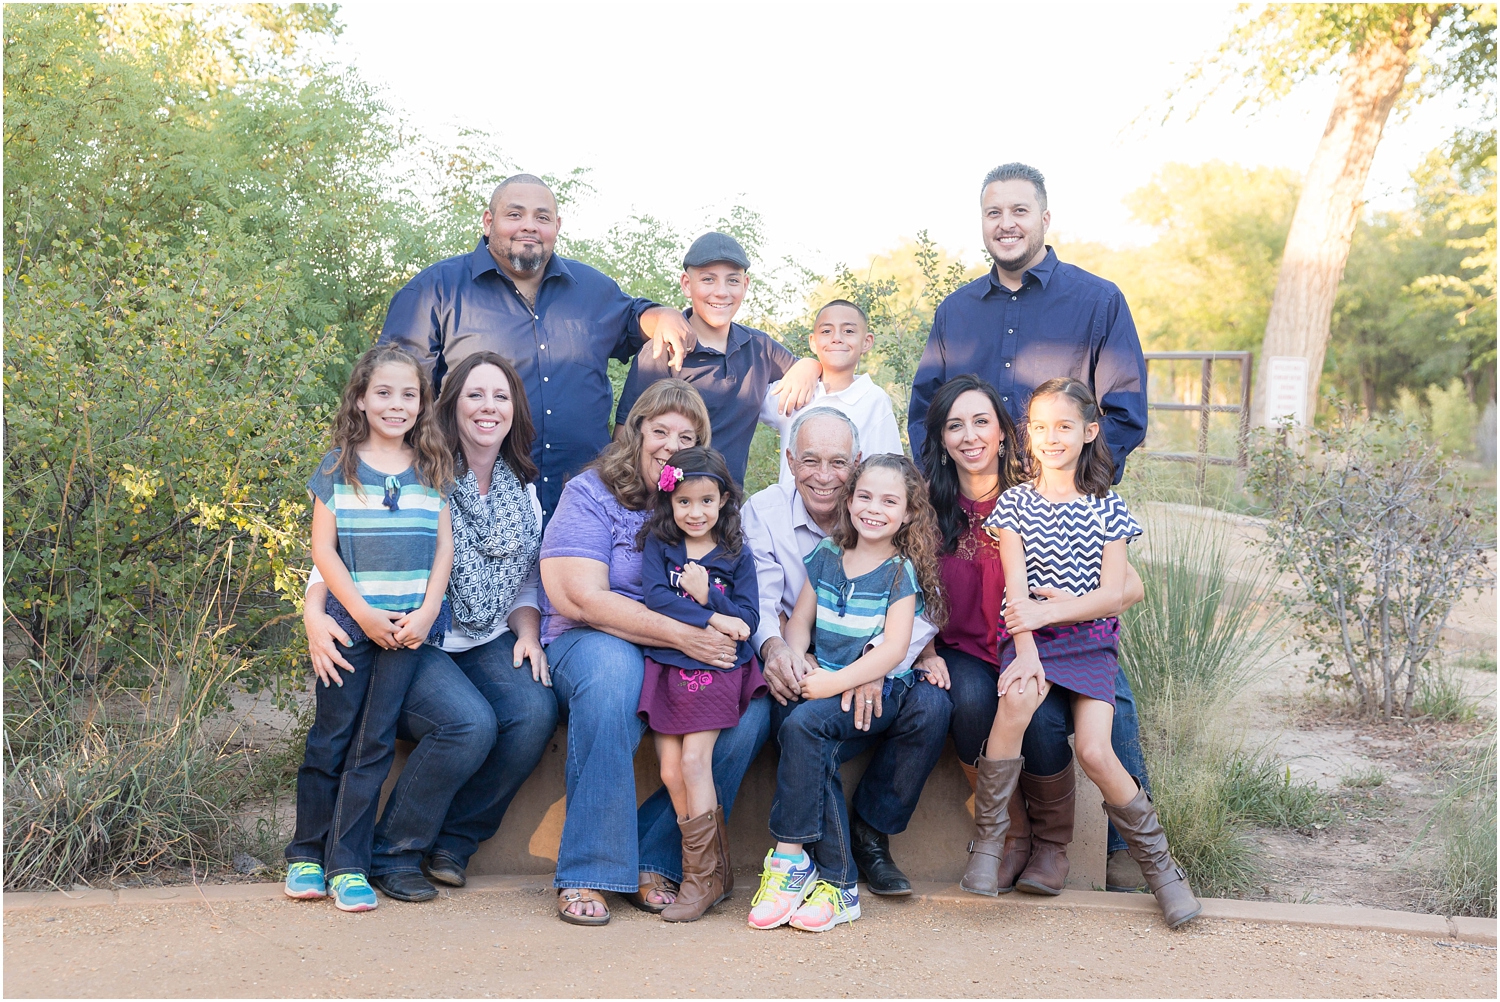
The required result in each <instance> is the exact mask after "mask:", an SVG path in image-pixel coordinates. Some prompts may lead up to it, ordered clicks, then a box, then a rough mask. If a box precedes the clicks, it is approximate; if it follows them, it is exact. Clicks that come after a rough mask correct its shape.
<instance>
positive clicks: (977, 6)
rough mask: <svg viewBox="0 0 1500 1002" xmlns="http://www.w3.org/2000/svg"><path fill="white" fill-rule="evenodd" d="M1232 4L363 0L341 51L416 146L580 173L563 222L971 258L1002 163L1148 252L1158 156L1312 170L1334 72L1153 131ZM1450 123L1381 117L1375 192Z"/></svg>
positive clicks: (1383, 192)
mask: <svg viewBox="0 0 1500 1002" xmlns="http://www.w3.org/2000/svg"><path fill="white" fill-rule="evenodd" d="M1233 7H1234V5H1233V4H1227V3H1204V2H1198V3H1183V4H1166V3H1163V4H1142V3H1129V4H1123V3H1111V4H1102V3H1096V4H1088V3H1070V4H1037V3H996V2H987V3H935V2H931V0H928V2H923V3H920V4H919V3H915V2H910V3H903V4H877V3H870V2H863V3H849V4H843V3H813V2H807V0H803V2H799V3H795V4H780V3H756V2H740V3H708V2H698V3H691V4H685V3H612V4H602V3H600V4H590V3H581V2H573V3H546V2H535V3H526V4H514V3H511V4H504V5H500V4H462V3H435V2H431V0H429V2H427V3H424V4H421V5H416V6H414V5H410V4H399V5H398V4H381V3H351V4H347V5H345V6H344V7H343V8H342V11H341V16H342V18H343V20H344V22H345V24H346V25H347V29H346V31H345V32H344V34H343V36H342V38H341V39H340V40H339V41H338V42H337V44H336V45H335V47H334V53H335V56H336V57H337V58H341V59H344V60H347V61H349V62H351V63H352V64H354V65H355V66H357V67H358V68H359V69H360V71H361V73H362V75H363V76H364V77H365V78H366V79H368V80H372V81H376V82H379V83H380V84H382V85H383V86H384V87H385V88H386V93H387V97H388V99H389V101H390V102H391V104H392V105H393V106H394V107H395V108H396V109H398V110H399V111H401V112H402V113H403V114H404V115H405V116H406V117H407V118H408V119H409V120H410V121H411V122H413V123H414V124H416V125H417V126H418V127H420V128H422V129H423V130H424V131H426V132H428V133H429V134H432V135H434V136H438V137H446V136H452V135H453V134H454V133H455V131H456V130H457V129H458V128H459V127H465V126H467V127H471V128H478V129H483V130H486V131H488V132H490V133H491V134H492V135H494V136H495V137H496V138H497V139H498V140H499V142H500V143H501V146H502V148H503V149H504V150H505V151H506V153H507V154H508V155H509V156H510V157H511V159H513V160H514V161H515V162H516V163H517V164H518V165H519V166H520V167H521V168H522V169H524V170H528V171H531V172H534V173H554V174H564V173H566V172H568V171H569V170H571V169H572V168H574V167H577V166H584V167H590V168H592V175H591V183H592V184H593V185H594V187H595V188H596V189H597V190H598V194H597V195H596V196H594V197H593V198H591V199H590V200H589V201H588V202H587V203H586V204H584V205H581V206H579V207H577V208H575V209H574V210H573V211H572V212H571V213H570V214H569V215H568V217H567V218H565V220H564V224H563V225H564V228H565V229H566V230H568V231H571V232H573V233H575V234H577V235H595V234H598V233H600V232H602V231H603V230H604V229H606V228H607V227H608V226H609V224H610V223H612V222H615V221H617V220H619V219H621V218H623V217H625V216H627V215H629V214H631V213H649V214H653V215H656V216H659V217H662V218H665V219H668V220H670V221H672V222H674V223H676V224H678V225H680V226H683V227H686V228H690V229H696V228H698V227H699V226H700V225H701V224H702V223H703V222H704V221H706V220H710V219H713V218H715V217H716V216H717V214H718V213H720V212H721V211H723V210H725V209H727V208H728V207H730V206H732V205H734V204H735V203H737V202H738V203H741V204H744V205H747V206H749V207H750V208H753V209H756V210H758V211H759V212H761V213H762V214H763V215H764V217H765V219H766V222H767V228H768V236H769V243H770V246H769V247H768V251H769V254H770V256H771V257H772V258H773V259H775V258H779V257H780V256H781V255H784V254H793V255H795V256H796V257H797V259H798V260H799V261H801V262H803V263H805V264H807V265H809V266H811V267H813V268H815V269H818V270H822V271H824V272H826V271H828V270H831V268H832V266H833V264H834V263H836V262H839V261H844V262H848V263H850V264H855V265H857V264H859V263H862V262H863V261H864V260H865V259H867V258H868V257H869V255H870V254H872V253H875V252H878V251H880V250H883V249H886V248H888V247H891V246H893V245H895V244H896V243H898V242H899V241H900V240H901V239H902V238H904V237H910V236H913V235H915V234H916V232H917V231H918V230H920V229H923V228H926V229H927V230H928V231H929V232H930V233H931V234H932V236H933V238H934V239H936V240H937V241H938V243H939V244H941V245H943V246H944V247H946V248H948V249H949V250H952V251H956V252H959V253H961V254H962V255H963V256H964V257H965V259H966V260H970V261H973V260H977V258H978V255H979V251H980V247H981V245H980V242H979V237H978V209H977V202H978V186H979V182H980V179H981V178H982V177H983V176H984V173H985V172H986V171H987V170H988V169H989V168H990V167H993V166H995V165H996V164H999V163H1003V162H1006V161H1010V160H1022V161H1025V162H1027V163H1030V164H1032V165H1034V166H1036V167H1038V168H1040V169H1041V170H1042V172H1043V173H1044V174H1046V176H1047V183H1048V193H1049V195H1050V200H1051V208H1052V215H1053V228H1054V230H1055V231H1058V232H1061V233H1065V234H1067V235H1069V236H1070V237H1073V238H1083V239H1092V240H1102V241H1105V242H1107V243H1111V244H1116V245H1128V244H1134V243H1140V242H1144V241H1146V240H1149V238H1150V234H1149V231H1145V230H1143V229H1142V228H1140V227H1137V226H1134V225H1133V224H1132V223H1131V222H1130V218H1129V210H1128V208H1127V206H1126V205H1125V204H1124V201H1123V200H1124V198H1125V196H1126V195H1127V194H1128V193H1129V192H1130V191H1132V190H1133V189H1135V188H1137V187H1139V186H1140V185H1142V184H1144V183H1145V182H1147V181H1148V180H1149V179H1150V177H1151V175H1152V174H1153V173H1154V172H1155V171H1156V170H1158V169H1159V168H1160V166H1161V165H1162V164H1164V163H1168V162H1172V161H1181V162H1188V163H1198V162H1202V161H1205V160H1211V159H1222V160H1229V161H1237V162H1240V163H1245V164H1271V165H1284V166H1288V167H1292V168H1294V169H1295V170H1297V171H1298V172H1299V173H1300V172H1302V171H1304V170H1305V169H1306V168H1307V165H1308V163H1309V162H1310V160H1311V158H1312V154H1313V151H1314V149H1315V147H1316V145H1317V141H1318V137H1319V135H1320V134H1321V131H1322V128H1323V125H1324V123H1325V122H1326V120H1327V115H1328V110H1329V107H1330V103H1331V100H1332V95H1333V87H1334V84H1333V82H1332V81H1331V80H1330V81H1322V80H1320V81H1315V82H1312V83H1310V84H1307V85H1305V86H1304V87H1303V88H1302V89H1301V90H1299V91H1298V92H1296V93H1295V94H1294V96H1293V97H1292V98H1290V99H1289V100H1287V101H1285V102H1283V103H1282V104H1281V105H1279V106H1276V107H1275V108H1273V109H1272V110H1271V111H1269V112H1263V113H1261V114H1260V115H1258V116H1250V115H1248V114H1245V113H1241V114H1237V115H1231V114H1230V113H1229V108H1230V105H1229V103H1228V102H1217V103H1216V104H1215V105H1213V106H1211V107H1210V108H1209V109H1207V110H1206V111H1205V112H1204V113H1203V114H1201V115H1200V116H1199V117H1198V118H1197V119H1196V120H1193V121H1185V120H1183V119H1182V118H1180V117H1174V118H1173V120H1172V121H1171V122H1170V123H1169V124H1167V125H1165V126H1162V125H1157V124H1154V123H1155V122H1156V121H1157V120H1159V118H1160V115H1159V114H1158V115H1156V116H1154V117H1152V118H1151V119H1150V122H1151V123H1152V124H1146V120H1145V119H1142V118H1141V116H1142V113H1143V112H1145V111H1146V110H1147V109H1149V108H1152V107H1155V108H1157V109H1158V110H1159V109H1160V107H1161V106H1162V104H1161V102H1162V98H1163V96H1164V95H1165V94H1166V92H1167V91H1168V90H1169V89H1170V88H1171V87H1172V86H1174V85H1175V84H1177V83H1178V82H1179V81H1180V80H1181V79H1182V76H1183V74H1184V73H1185V71H1186V70H1187V68H1188V67H1189V66H1190V65H1191V64H1192V63H1193V62H1194V61H1195V60H1196V59H1198V58H1199V57H1200V56H1201V55H1202V54H1204V53H1206V52H1208V51H1211V50H1212V49H1213V48H1214V47H1215V46H1216V45H1217V44H1218V43H1219V42H1220V41H1221V40H1222V39H1223V38H1224V36H1225V34H1226V32H1227V30H1228V26H1229V24H1230V23H1231V15H1232V12H1233ZM1138 119H1139V120H1141V124H1138V125H1136V126H1134V127H1133V126H1132V122H1135V121H1137V120H1138ZM1458 121H1459V116H1458V113H1457V112H1455V111H1454V109H1453V108H1451V107H1448V106H1446V105H1445V106H1439V105H1437V104H1433V105H1426V106H1419V107H1418V108H1417V109H1416V111H1415V112H1414V113H1413V115H1412V116H1411V117H1410V119H1409V120H1408V121H1406V122H1397V121H1394V120H1393V121H1392V122H1391V123H1390V125H1388V126H1387V130H1386V137H1385V139H1384V141H1383V142H1382V144H1381V147H1380V152H1379V155H1378V157H1377V159H1376V162H1375V168H1374V172H1373V174H1372V176H1371V179H1370V184H1369V187H1368V189H1367V191H1366V197H1367V199H1369V200H1370V201H1371V202H1372V203H1373V204H1376V205H1379V204H1381V203H1386V204H1389V203H1390V202H1392V201H1395V200H1398V199H1400V198H1401V197H1402V189H1403V188H1404V187H1405V185H1406V183H1407V173H1408V171H1409V170H1410V169H1411V168H1412V167H1413V166H1415V165H1416V164H1417V163H1418V161H1419V160H1420V158H1421V156H1422V155H1423V154H1424V153H1425V152H1426V151H1427V150H1429V149H1431V148H1433V147H1434V146H1436V145H1438V144H1439V143H1441V142H1442V141H1443V140H1444V139H1445V138H1446V137H1447V136H1448V135H1449V134H1450V133H1451V130H1452V128H1453V126H1454V125H1455V123H1456V122H1458ZM476 225H477V224H476Z"/></svg>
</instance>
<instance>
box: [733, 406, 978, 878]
mask: <svg viewBox="0 0 1500 1002" xmlns="http://www.w3.org/2000/svg"><path fill="white" fill-rule="evenodd" d="M787 442H788V447H787V449H786V456H785V459H786V462H787V464H788V465H789V467H790V468H791V470H792V475H793V483H792V485H790V486H788V485H784V484H779V483H778V484H772V485H771V486H770V487H767V488H766V489H765V490H763V491H760V492H759V493H757V494H756V495H754V496H753V497H752V498H750V500H749V502H748V503H747V504H746V505H745V514H744V528H745V539H746V541H747V543H748V544H749V546H750V552H751V554H752V555H753V556H754V557H755V571H756V577H757V584H758V585H759V590H760V629H759V631H758V632H757V633H756V634H755V636H754V637H752V638H751V642H752V643H753V644H754V646H755V649H756V650H757V651H758V652H759V653H760V658H761V666H762V668H763V669H764V672H765V677H766V685H767V687H768V688H769V689H770V691H771V695H772V697H774V698H775V700H776V702H777V703H778V704H780V706H779V707H773V708H772V715H771V731H772V733H773V734H774V733H776V730H777V729H778V728H779V727H780V725H781V722H782V721H783V720H785V719H786V715H787V713H788V712H790V707H791V705H792V704H793V703H795V702H796V701H797V700H798V699H800V698H801V678H802V674H803V672H804V670H805V667H804V665H803V664H801V663H798V661H797V660H796V659H794V658H793V657H792V652H791V649H790V648H789V647H787V644H786V641H785V640H784V639H783V637H782V635H781V629H782V627H783V625H784V624H785V623H786V620H787V618H788V617H789V616H790V615H791V613H792V610H793V609H794V608H795V607H796V604H797V596H798V595H800V594H801V593H802V586H803V585H804V584H805V583H806V582H807V571H806V569H805V567H804V565H803V563H802V561H803V558H804V557H806V556H807V555H808V554H809V553H811V552H812V551H813V549H814V548H815V547H816V546H817V545H818V543H819V542H820V541H821V540H822V539H823V538H824V537H825V536H827V535H828V534H829V533H830V532H831V531H832V530H833V527H834V526H835V524H837V522H838V505H839V503H840V500H841V498H842V493H843V488H844V484H845V482H846V481H848V479H849V475H850V474H851V473H853V472H854V469H855V467H856V466H857V465H858V464H859V459H860V449H859V430H858V429H857V428H856V427H855V425H854V422H853V421H852V420H850V418H849V416H848V415H847V414H845V413H843V412H842V411H839V410H835V409H834V408H831V407H811V408H808V409H807V410H805V411H803V412H802V413H801V414H799V415H798V416H797V419H796V421H794V422H793V424H792V427H791V429H790V432H789V434H788V436H787ZM936 634H937V630H936V629H935V628H934V627H933V626H932V624H931V623H929V622H927V620H926V619H923V618H920V617H919V618H918V619H917V621H916V623H915V624H914V627H913V630H912V640H911V647H910V648H909V649H908V651H907V656H906V658H905V659H904V660H903V662H902V665H901V666H900V667H901V668H902V669H904V668H906V667H907V666H908V665H910V664H912V663H913V662H914V661H916V660H917V658H918V656H919V655H920V654H921V653H922V651H923V650H924V648H926V647H927V646H928V644H930V643H931V641H932V638H933V637H934V636H936ZM877 642H878V641H877ZM917 667H918V670H920V669H921V665H920V664H918V666H917ZM936 678H937V677H936V676H928V677H927V681H926V682H918V683H917V684H916V685H915V686H914V687H913V689H912V691H911V693H910V694H909V695H908V696H907V698H906V699H905V701H904V703H903V704H902V706H901V711H900V712H901V717H900V719H899V720H897V721H896V722H895V723H893V724H892V725H891V726H890V727H889V728H888V729H887V730H886V731H885V732H884V733H883V734H881V735H880V736H879V737H870V738H864V739H861V740H857V741H850V742H846V743H845V744H844V746H843V753H844V757H845V760H847V759H850V758H853V757H854V756H856V755H858V754H860V753H861V752H863V751H864V750H865V749H866V748H868V747H870V746H871V745H872V744H873V745H875V747H876V752H875V756H874V758H872V759H871V760H870V764H869V766H868V768H866V770H865V774H864V776H863V778H862V779H861V780H860V784H859V789H858V790H857V791H856V792H855V795H854V801H853V805H852V806H853V809H854V813H853V816H852V817H851V818H850V831H851V834H852V835H853V838H854V845H853V847H852V848H853V854H854V858H855V862H856V863H857V864H858V865H859V872H860V875H861V876H862V877H864V879H865V881H866V883H867V884H868V885H869V888H870V890H872V891H874V892H875V893H876V894H910V893H911V881H909V880H907V878H906V876H905V874H903V873H902V872H901V871H900V869H899V868H898V867H897V866H896V864H895V862H894V861H893V860H892V859H891V854H890V839H889V836H891V835H894V834H896V833H897V832H901V831H904V830H905V829H906V825H907V822H908V821H910V820H911V814H912V811H914V810H915V809H916V806H917V799H918V798H919V797H920V796H921V794H922V787H923V785H924V784H925V783H926V782H927V776H928V774H929V773H930V772H931V771H932V768H933V766H935V765H936V764H937V761H938V757H939V756H940V755H941V754H942V750H943V743H944V742H945V741H946V740H947V733H948V722H949V718H950V716H951V715H952V712H953V706H952V703H951V702H950V701H949V699H948V696H947V694H946V693H944V692H942V691H941V690H940V688H939V686H940V685H942V684H943V682H946V677H943V682H938V681H936ZM929 682H931V683H932V684H928V683H929ZM882 686H883V680H880V679H877V680H875V681H873V682H869V683H866V684H865V685H862V686H859V687H857V688H855V689H851V690H849V691H848V692H845V693H844V694H843V708H844V711H845V712H852V713H853V714H854V719H855V726H856V727H857V728H858V729H860V730H868V729H869V721H870V719H871V717H872V716H876V717H878V716H881V715H882V713H883V709H884V708H883V706H882V704H881V691H882Z"/></svg>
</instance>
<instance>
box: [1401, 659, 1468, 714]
mask: <svg viewBox="0 0 1500 1002" xmlns="http://www.w3.org/2000/svg"><path fill="white" fill-rule="evenodd" d="M1412 709H1413V711H1414V712H1415V713H1416V714H1417V715H1418V716H1421V717H1430V718H1431V719H1433V720H1441V721H1445V722H1452V723H1465V722H1467V721H1470V720H1473V719H1474V717H1475V715H1476V714H1477V712H1478V710H1477V709H1476V707H1475V706H1474V701H1473V700H1472V699H1470V698H1469V694H1468V693H1466V692H1465V691H1464V683H1463V679H1462V678H1461V677H1460V676H1459V674H1458V671H1457V670H1456V668H1455V667H1454V666H1453V665H1450V664H1449V663H1448V662H1447V660H1446V659H1440V660H1438V661H1437V662H1435V663H1434V664H1433V665H1432V666H1431V667H1429V668H1428V669H1427V671H1425V672H1423V673H1422V677H1421V679H1420V681H1419V682H1418V683H1417V698H1416V701H1415V702H1414V703H1413V704H1412Z"/></svg>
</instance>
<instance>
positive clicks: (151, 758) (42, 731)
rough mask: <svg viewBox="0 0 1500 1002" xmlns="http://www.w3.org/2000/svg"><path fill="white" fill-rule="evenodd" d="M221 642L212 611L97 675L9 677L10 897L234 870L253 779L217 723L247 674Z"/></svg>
mask: <svg viewBox="0 0 1500 1002" xmlns="http://www.w3.org/2000/svg"><path fill="white" fill-rule="evenodd" d="M203 608H204V609H205V610H206V609H207V608H208V605H207V604H205V605H204V606H203ZM223 632H224V631H223V630H222V629H219V630H216V629H214V628H213V627H212V626H211V624H209V622H208V620H207V613H206V611H205V612H204V613H203V614H202V615H201V616H200V617H199V618H198V619H197V620H196V621H194V620H187V619H184V620H183V621H182V622H181V623H180V624H179V628H177V629H175V630H173V631H172V632H171V633H170V634H168V633H159V632H153V633H152V634H150V647H149V648H148V649H147V650H143V651H139V652H136V656H135V659H134V660H135V663H134V664H126V663H120V664H116V665H114V666H112V667H111V669H110V670H109V671H107V672H101V673H100V674H99V675H97V676H92V677H88V676H83V675H80V674H79V673H77V672H73V671H68V670H66V669H65V668H64V667H63V666H60V665H58V664H56V663H54V662H51V661H49V660H46V659H45V655H43V656H42V657H41V658H29V659H25V660H23V661H20V662H19V663H15V664H10V665H7V666H6V672H5V819H4V831H5V845H4V885H5V887H6V888H7V889H40V888H58V887H61V888H67V887H71V886H72V885H74V884H78V883H85V884H93V883H101V882H103V883H108V882H112V881H118V880H121V879H125V878H128V877H130V876H131V875H136V874H142V873H145V872H149V871H159V870H161V869H163V868H168V867H170V868H177V867H191V868H192V869H193V871H194V872H195V873H197V872H201V871H203V870H205V869H207V868H209V867H213V866H222V865H225V864H227V863H228V862H229V861H230V859H231V858H232V856H233V853H234V851H235V849H236V847H237V846H238V845H240V844H241V843H242V842H243V841H244V839H245V836H244V835H243V833H242V832H241V831H240V830H239V828H238V827H237V826H236V824H235V822H234V820H233V817H232V814H233V811H234V810H235V808H236V807H237V806H238V804H239V803H240V802H241V801H242V799H243V798H244V796H245V795H246V794H247V793H248V792H249V790H250V789H251V783H252V780H253V778H254V777H253V775H252V773H251V772H250V770H249V768H248V759H247V756H246V755H245V754H244V753H243V751H242V749H241V745H240V743H239V742H238V741H236V736H237V735H236V734H235V732H234V729H233V726H232V725H231V724H230V723H229V722H228V721H227V719H226V718H225V717H224V716H223V715H221V714H220V713H218V712H217V711H216V708H217V707H219V706H221V705H222V704H223V703H224V702H226V701H227V688H228V686H230V685H231V684H232V682H233V681H234V679H235V678H236V676H238V675H239V674H241V673H242V672H243V671H244V670H245V669H246V667H247V665H248V664H249V661H248V660H247V659H246V658H244V657H242V656H240V655H239V654H238V653H237V652H235V651H234V650H232V649H227V648H226V647H225V646H224V644H223ZM127 679H128V680H129V682H128V687H127V685H126V684H124V680H127ZM142 680H144V681H142Z"/></svg>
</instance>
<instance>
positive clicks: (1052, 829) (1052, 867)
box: [1016, 762, 1076, 894]
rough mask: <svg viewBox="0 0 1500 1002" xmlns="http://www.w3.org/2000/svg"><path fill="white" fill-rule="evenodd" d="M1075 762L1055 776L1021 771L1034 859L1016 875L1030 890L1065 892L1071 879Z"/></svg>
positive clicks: (1021, 886)
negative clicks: (1069, 870)
mask: <svg viewBox="0 0 1500 1002" xmlns="http://www.w3.org/2000/svg"><path fill="white" fill-rule="evenodd" d="M1075 783H1076V776H1075V773H1074V771H1073V763H1072V762H1069V763H1068V767H1067V768H1066V769H1064V770H1062V771H1061V772H1059V773H1057V774H1056V775H1053V776H1033V775H1032V774H1031V773H1029V772H1023V773H1021V782H1020V784H1019V786H1020V789H1019V793H1024V794H1025V795H1026V813H1027V814H1029V815H1031V861H1030V862H1029V863H1027V864H1026V869H1025V871H1024V872H1023V873H1022V874H1021V875H1020V876H1019V877H1017V878H1016V890H1018V891H1025V892H1026V893H1027V894H1061V893H1062V892H1063V887H1064V886H1065V885H1066V884H1067V882H1068V843H1069V842H1071V841H1073V794H1074V786H1075Z"/></svg>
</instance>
